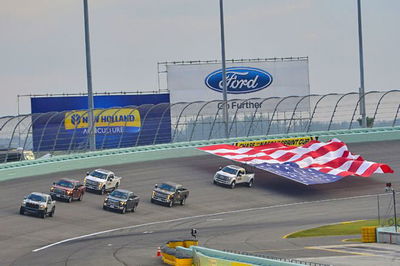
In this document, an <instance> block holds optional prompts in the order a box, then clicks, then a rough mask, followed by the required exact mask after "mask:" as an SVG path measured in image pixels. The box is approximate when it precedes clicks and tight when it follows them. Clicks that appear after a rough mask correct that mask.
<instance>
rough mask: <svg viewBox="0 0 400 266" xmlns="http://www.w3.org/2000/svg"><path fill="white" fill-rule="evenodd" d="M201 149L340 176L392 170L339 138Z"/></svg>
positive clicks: (235, 158)
mask: <svg viewBox="0 0 400 266" xmlns="http://www.w3.org/2000/svg"><path fill="white" fill-rule="evenodd" d="M198 149H200V150H203V151H205V152H209V153H212V154H215V155H218V156H222V157H224V158H227V159H230V160H233V161H237V162H241V163H246V164H251V165H258V164H265V163H266V164H282V163H295V165H297V166H298V167H300V168H311V169H314V170H318V171H319V172H321V173H325V174H329V175H334V176H341V177H345V176H349V175H355V176H364V177H368V176H371V175H373V174H375V173H393V170H392V169H391V168H390V167H389V166H388V165H386V164H381V163H374V162H369V161H366V160H364V159H363V158H362V157H361V156H360V155H354V154H352V153H351V152H350V151H349V150H348V147H347V145H346V144H345V143H344V142H342V141H340V140H339V139H332V140H331V141H328V142H320V141H316V140H313V141H310V142H309V143H307V144H305V145H303V146H299V147H296V146H286V145H284V144H282V143H271V144H267V145H263V146H257V147H251V148H249V147H247V148H240V147H237V146H233V145H227V144H222V145H212V146H206V147H201V148H198ZM264 168H268V167H267V166H264ZM268 169H269V168H268Z"/></svg>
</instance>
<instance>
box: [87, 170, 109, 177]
mask: <svg viewBox="0 0 400 266" xmlns="http://www.w3.org/2000/svg"><path fill="white" fill-rule="evenodd" d="M90 175H91V176H94V177H97V178H100V179H106V178H107V174H105V173H101V172H97V171H93V172H91V173H90Z"/></svg>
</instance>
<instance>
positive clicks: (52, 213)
mask: <svg viewBox="0 0 400 266" xmlns="http://www.w3.org/2000/svg"><path fill="white" fill-rule="evenodd" d="M55 211H56V207H53V209H51V212H50V213H49V216H50V217H53V216H54V212H55Z"/></svg>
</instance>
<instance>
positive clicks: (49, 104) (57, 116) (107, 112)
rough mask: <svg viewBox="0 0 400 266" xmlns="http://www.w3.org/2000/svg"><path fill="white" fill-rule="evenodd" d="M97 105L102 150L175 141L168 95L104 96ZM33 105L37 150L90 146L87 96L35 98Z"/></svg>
mask: <svg viewBox="0 0 400 266" xmlns="http://www.w3.org/2000/svg"><path fill="white" fill-rule="evenodd" d="M94 105H95V109H94V111H93V114H94V120H95V133H96V147H97V148H98V149H103V148H118V147H131V146H136V145H148V144H157V143H168V142H170V141H171V117H170V112H169V95H168V94H152V95H101V96H95V97H94ZM31 106H32V124H33V126H32V131H33V134H32V135H33V149H34V150H35V151H51V150H70V149H71V150H80V149H86V148H87V146H88V126H89V124H88V122H89V117H88V111H87V109H86V108H87V97H85V96H79V97H40V98H39V97H38V98H31Z"/></svg>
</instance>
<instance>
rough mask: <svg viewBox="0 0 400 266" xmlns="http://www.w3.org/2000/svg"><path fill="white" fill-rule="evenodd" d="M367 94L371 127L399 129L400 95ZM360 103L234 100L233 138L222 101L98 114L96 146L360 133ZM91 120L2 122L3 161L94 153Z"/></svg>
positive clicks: (76, 116) (47, 116)
mask: <svg viewBox="0 0 400 266" xmlns="http://www.w3.org/2000/svg"><path fill="white" fill-rule="evenodd" d="M364 97H365V102H366V110H367V114H366V115H367V126H368V127H394V126H398V125H400V117H399V112H400V90H391V91H371V92H367V93H365V95H364ZM255 102H256V104H254V103H255ZM359 105H360V99H359V95H358V93H357V92H351V93H346V94H337V93H330V94H325V95H315V94H311V95H307V96H288V97H282V98H279V97H269V98H264V99H260V98H257V99H255V98H252V99H246V100H238V99H230V100H229V101H228V107H229V108H228V113H229V121H228V135H226V131H225V129H226V127H225V121H224V119H223V107H224V103H223V101H222V100H214V101H209V102H203V101H197V102H191V103H183V102H182V103H173V104H169V103H161V104H156V105H152V104H145V105H140V106H128V107H127V106H125V107H114V108H109V109H97V110H95V116H96V119H97V120H98V121H97V122H96V149H98V150H103V149H110V148H123V147H134V146H142V145H155V144H159V143H176V142H191V141H197V140H211V139H221V138H236V137H249V136H262V135H265V136H268V135H274V134H288V133H296V132H298V133H300V132H301V133H304V132H313V131H330V130H339V129H354V128H360V124H361V117H360V113H359ZM87 115H88V114H87V111H86V110H80V111H63V112H50V113H42V114H24V115H18V116H5V117H0V146H1V147H2V152H1V153H0V155H1V156H0V162H7V161H12V160H23V159H24V157H26V154H27V151H28V152H33V153H34V154H35V155H36V157H40V156H43V155H46V154H51V155H54V154H68V153H74V152H85V151H88V150H89V142H88V132H87V131H88V130H87V124H85V123H84V119H85V118H86V119H87ZM130 117H132V119H134V121H133V120H132V119H130ZM100 120H101V121H100ZM86 123H87V122H86ZM85 125H86V128H85Z"/></svg>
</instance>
